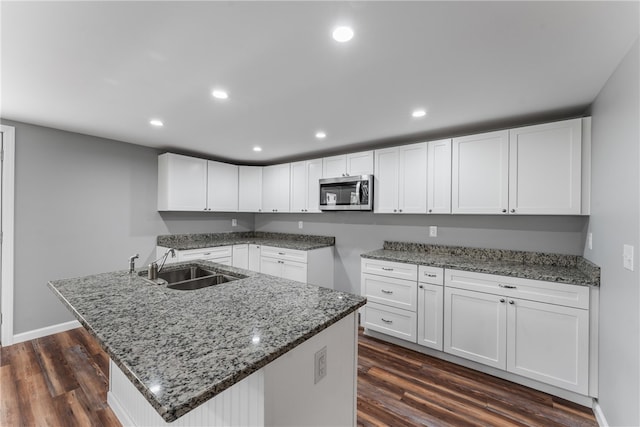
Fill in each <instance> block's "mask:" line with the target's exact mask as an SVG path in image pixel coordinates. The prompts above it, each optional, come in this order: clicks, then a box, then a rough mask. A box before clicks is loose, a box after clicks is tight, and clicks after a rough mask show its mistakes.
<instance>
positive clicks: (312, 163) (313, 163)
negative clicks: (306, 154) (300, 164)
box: [292, 159, 322, 212]
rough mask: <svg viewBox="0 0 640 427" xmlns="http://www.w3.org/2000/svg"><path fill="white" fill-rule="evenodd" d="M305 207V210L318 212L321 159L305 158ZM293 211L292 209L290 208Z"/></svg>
mask: <svg viewBox="0 0 640 427" xmlns="http://www.w3.org/2000/svg"><path fill="white" fill-rule="evenodd" d="M305 168H306V170H307V191H306V195H307V207H306V208H305V209H306V210H305V212H320V178H322V159H314V160H307V161H306V162H305ZM292 211H293V209H292Z"/></svg>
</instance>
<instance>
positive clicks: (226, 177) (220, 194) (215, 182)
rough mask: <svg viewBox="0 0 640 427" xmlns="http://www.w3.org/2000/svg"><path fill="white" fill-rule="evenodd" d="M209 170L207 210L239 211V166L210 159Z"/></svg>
mask: <svg viewBox="0 0 640 427" xmlns="http://www.w3.org/2000/svg"><path fill="white" fill-rule="evenodd" d="M207 170H208V172H207V210H210V211H217V212H235V211H237V210H238V166H236V165H230V164H229V163H222V162H214V161H211V160H209V161H208V162H207Z"/></svg>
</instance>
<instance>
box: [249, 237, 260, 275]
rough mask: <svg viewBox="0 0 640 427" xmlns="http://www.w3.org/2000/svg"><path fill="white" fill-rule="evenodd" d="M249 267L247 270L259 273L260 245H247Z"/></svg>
mask: <svg viewBox="0 0 640 427" xmlns="http://www.w3.org/2000/svg"><path fill="white" fill-rule="evenodd" d="M248 246H249V265H248V267H247V269H249V270H251V271H257V272H260V245H255V244H253V243H250V244H249V245H248Z"/></svg>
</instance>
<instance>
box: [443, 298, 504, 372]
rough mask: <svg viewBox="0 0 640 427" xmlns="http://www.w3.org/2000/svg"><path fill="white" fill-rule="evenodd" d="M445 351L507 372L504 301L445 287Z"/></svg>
mask: <svg viewBox="0 0 640 427" xmlns="http://www.w3.org/2000/svg"><path fill="white" fill-rule="evenodd" d="M444 351H445V352H447V353H451V354H455V355H456V356H460V357H464V358H465V359H469V360H473V361H476V362H478V363H483V364H485V365H489V366H493V367H494V368H498V369H506V367H507V363H506V359H507V310H506V300H505V298H504V297H500V296H497V295H491V294H485V293H481V292H473V291H467V290H464V289H455V288H446V287H445V291H444Z"/></svg>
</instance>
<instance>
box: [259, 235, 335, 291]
mask: <svg viewBox="0 0 640 427" xmlns="http://www.w3.org/2000/svg"><path fill="white" fill-rule="evenodd" d="M260 272H261V273H264V274H270V275H272V276H277V277H282V278H284V279H289V280H295V281H297V282H302V283H309V284H313V285H319V286H323V287H325V288H331V289H333V247H325V248H319V249H313V250H310V251H302V250H296V249H284V248H277V247H274V246H265V245H262V247H261V248H260Z"/></svg>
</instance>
